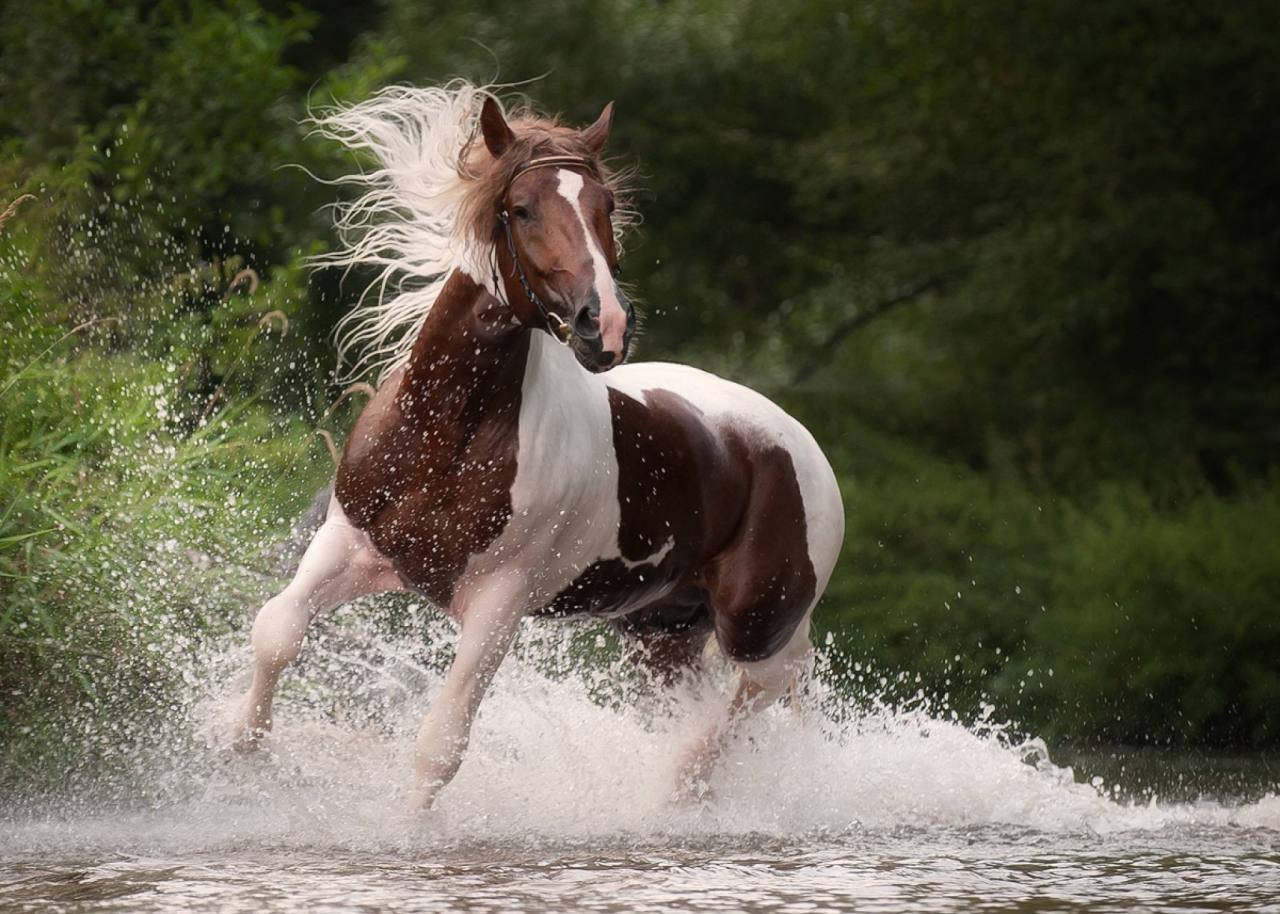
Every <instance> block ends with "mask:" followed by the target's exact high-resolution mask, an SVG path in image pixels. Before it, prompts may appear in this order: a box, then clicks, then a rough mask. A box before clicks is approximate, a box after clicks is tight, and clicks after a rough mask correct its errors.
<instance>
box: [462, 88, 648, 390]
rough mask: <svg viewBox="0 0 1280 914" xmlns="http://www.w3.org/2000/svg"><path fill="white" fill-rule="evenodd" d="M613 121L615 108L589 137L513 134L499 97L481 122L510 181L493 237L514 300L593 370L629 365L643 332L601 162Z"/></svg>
mask: <svg viewBox="0 0 1280 914" xmlns="http://www.w3.org/2000/svg"><path fill="white" fill-rule="evenodd" d="M612 119H613V105H612V103H610V104H609V105H606V106H605V109H604V111H603V112H602V113H601V114H600V117H599V118H598V119H597V120H596V122H595V123H594V124H592V125H591V126H590V127H587V128H585V129H584V130H569V129H566V128H560V127H555V128H548V127H546V126H539V125H526V124H522V123H521V122H519V121H515V122H513V123H514V127H513V124H509V123H508V122H507V120H506V118H505V117H504V115H503V113H502V108H501V107H500V106H499V105H498V103H497V102H496V101H494V100H493V99H492V98H489V99H486V101H485V104H484V108H483V110H482V112H481V116H480V129H481V133H482V134H483V136H484V143H485V147H486V148H487V149H488V151H489V154H490V155H492V156H493V157H494V159H496V160H497V162H498V164H499V166H500V168H499V173H500V174H501V175H502V179H503V180H502V188H501V194H500V198H499V199H498V201H497V207H496V208H497V213H496V216H497V220H496V223H495V226H494V229H493V240H494V245H495V249H496V254H497V262H498V271H499V273H500V275H501V281H502V285H503V287H504V291H505V293H506V298H507V301H509V302H510V303H511V307H512V310H514V311H515V313H516V317H517V318H519V320H520V321H521V322H522V323H524V324H525V325H527V326H531V327H538V328H540V329H544V330H546V331H548V332H549V333H551V334H552V335H554V336H556V337H557V338H558V339H560V340H562V341H564V342H566V343H568V344H569V345H570V346H571V347H572V348H573V352H574V355H575V356H577V359H578V361H579V362H580V363H581V364H582V365H583V366H584V367H585V368H587V369H588V370H590V371H607V370H608V369H610V368H612V367H613V366H615V365H618V364H621V362H622V360H623V359H624V358H626V356H627V350H628V348H629V347H630V345H631V337H632V334H633V333H634V331H635V313H634V311H633V310H632V308H631V303H630V302H629V301H627V296H626V295H625V294H624V293H623V291H622V289H621V287H620V286H619V285H618V280H617V275H618V252H617V248H616V246H615V244H614V232H613V224H612V217H613V212H614V194H613V191H612V190H611V189H610V184H609V182H608V180H606V179H605V177H604V176H603V171H602V167H601V165H600V153H601V152H602V151H603V149H604V145H605V142H606V141H607V140H608V138H609V125H610V122H611V121H612Z"/></svg>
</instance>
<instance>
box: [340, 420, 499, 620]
mask: <svg viewBox="0 0 1280 914" xmlns="http://www.w3.org/2000/svg"><path fill="white" fill-rule="evenodd" d="M513 407H514V405H513ZM445 431H446V430H444V429H440V428H435V427H432V426H426V427H424V428H421V429H419V430H417V431H416V434H415V436H414V437H415V438H416V439H417V440H415V441H413V442H408V441H393V442H388V444H387V447H386V451H387V452H386V453H383V454H380V455H374V458H375V459H376V458H378V457H380V458H381V462H382V463H384V464H386V465H388V466H391V467H394V470H393V472H391V473H389V474H388V476H389V479H388V484H390V485H392V486H393V487H394V492H393V493H391V495H390V497H388V498H386V499H385V502H384V504H383V506H382V507H381V510H379V511H378V512H377V514H376V515H375V516H372V517H369V518H367V520H366V523H365V524H363V526H364V527H365V529H366V531H367V532H368V534H369V536H370V538H371V539H372V540H373V542H374V545H376V546H377V548H378V549H379V551H381V552H382V553H383V554H384V555H386V556H388V557H390V558H391V559H392V561H393V562H394V563H395V565H396V569H397V570H398V571H399V572H400V574H401V575H402V576H403V577H404V578H406V579H407V580H409V581H410V582H411V583H412V584H413V585H414V586H415V587H417V588H418V589H419V590H421V591H422V592H423V593H425V594H426V595H427V596H428V597H430V598H431V599H432V600H434V601H435V602H437V603H439V604H441V605H447V604H448V603H449V601H450V599H451V598H452V596H453V590H454V585H455V584H456V583H457V581H458V579H459V578H460V577H461V575H462V574H463V572H464V571H465V569H466V567H467V563H468V561H469V560H470V558H471V557H472V556H473V555H476V554H478V553H483V552H485V551H486V550H487V549H489V548H490V546H491V545H492V544H493V542H494V541H495V540H496V539H497V538H498V537H499V536H500V535H501V533H502V531H503V530H504V529H506V527H507V526H508V525H509V522H510V520H511V516H512V504H511V491H512V488H513V485H514V483H515V478H516V473H517V465H516V448H517V441H516V435H515V413H514V408H512V409H510V410H495V411H494V412H493V413H492V414H490V415H487V416H486V417H485V418H484V419H483V421H481V422H480V423H478V424H476V425H475V426H474V427H473V428H471V429H468V430H467V434H466V436H465V437H463V438H461V443H459V444H456V445H452V446H450V445H446V444H442V443H441V442H448V441H449V440H450V439H449V437H448V436H447V435H446V434H445ZM433 447H435V448H437V449H444V448H446V447H447V454H432V453H431V451H432V448H433ZM369 482H370V483H371V484H372V482H373V480H369ZM355 497H356V498H358V497H359V496H358V495H356V496H355Z"/></svg>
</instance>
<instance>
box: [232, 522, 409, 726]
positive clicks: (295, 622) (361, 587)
mask: <svg viewBox="0 0 1280 914" xmlns="http://www.w3.org/2000/svg"><path fill="white" fill-rule="evenodd" d="M400 589H403V584H402V583H401V581H400V577H399V575H398V574H396V571H395V569H394V568H393V567H392V565H391V562H390V561H389V560H388V559H387V558H386V557H385V556H383V555H382V554H381V553H379V552H378V551H377V549H376V548H374V546H373V544H372V543H371V542H370V541H369V537H368V536H367V535H365V533H364V532H363V531H361V530H358V529H357V528H356V527H354V526H352V525H351V523H350V521H348V520H347V517H346V515H345V514H343V512H342V508H341V507H340V506H339V505H338V502H337V500H336V499H333V500H331V501H330V502H329V510H328V513H327V514H326V516H325V521H324V523H323V524H322V525H321V527H320V529H319V530H317V531H316V534H315V536H314V537H313V538H312V540H311V545H309V546H308V547H307V551H306V552H305V553H304V554H303V556H302V560H301V561H300V562H299V563H298V570H297V571H296V572H295V574H294V576H293V580H292V581H291V582H290V583H289V586H288V587H286V588H285V589H284V590H282V591H281V592H280V593H278V594H277V595H276V596H274V597H272V598H271V599H270V600H268V601H267V602H266V603H265V604H263V606H262V608H261V609H260V610H259V611H258V615H257V618H256V619H255V620H254V623H253V634H252V636H251V640H252V644H253V656H254V671H253V683H252V685H250V686H249V691H248V693H247V694H246V695H245V696H244V699H243V700H242V702H241V703H240V705H239V707H238V711H237V715H236V718H235V720H234V721H233V728H234V732H233V734H232V739H233V741H234V745H235V746H236V748H238V749H252V748H255V747H256V746H257V743H258V740H260V739H261V738H262V736H263V735H265V734H266V732H267V731H269V730H270V729H271V705H272V699H273V698H274V696H275V688H276V683H277V682H278V681H279V679H280V674H281V673H282V672H283V671H284V668H285V667H286V666H288V665H289V664H290V663H291V662H293V660H295V659H296V658H297V656H298V653H299V651H300V650H301V648H302V640H303V638H304V636H305V635H306V633H307V627H308V626H309V625H310V624H311V620H312V619H314V618H315V617H316V615H317V614H319V613H321V612H323V611H325V610H327V609H332V608H333V607H335V606H338V605H340V604H342V603H345V602H347V601H348V600H353V599H355V598H356V597H359V596H363V595H365V594H370V593H378V592H380V591H388V590H400Z"/></svg>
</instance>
